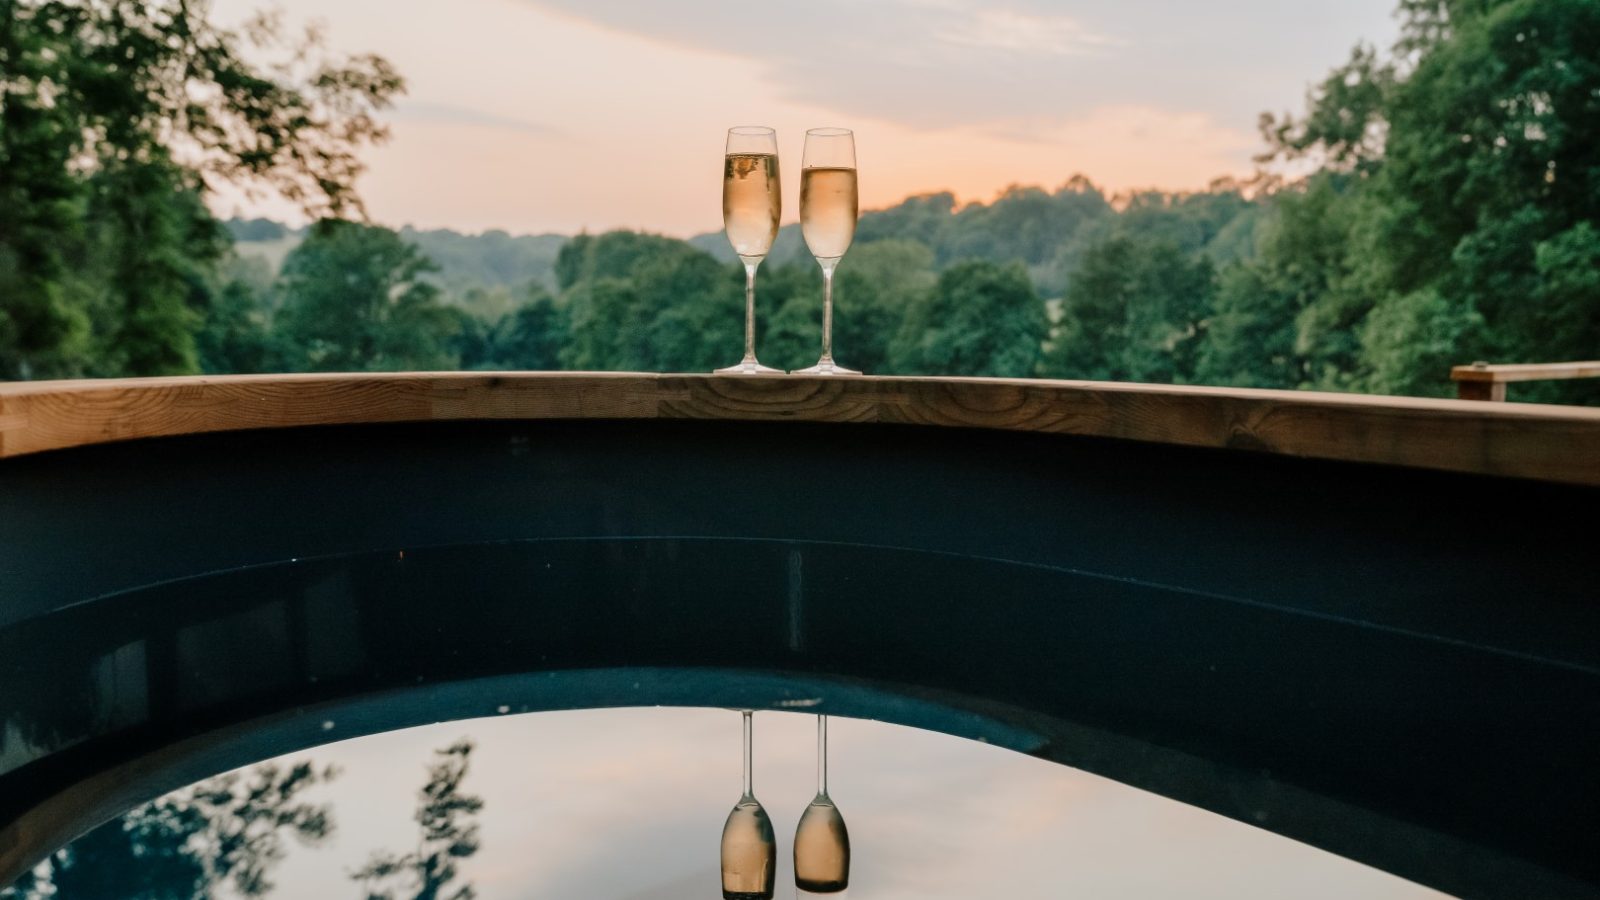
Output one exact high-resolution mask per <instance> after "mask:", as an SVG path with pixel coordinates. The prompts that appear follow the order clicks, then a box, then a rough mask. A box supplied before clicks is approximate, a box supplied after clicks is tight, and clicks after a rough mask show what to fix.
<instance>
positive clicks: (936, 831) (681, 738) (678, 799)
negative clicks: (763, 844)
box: [272, 708, 1444, 900]
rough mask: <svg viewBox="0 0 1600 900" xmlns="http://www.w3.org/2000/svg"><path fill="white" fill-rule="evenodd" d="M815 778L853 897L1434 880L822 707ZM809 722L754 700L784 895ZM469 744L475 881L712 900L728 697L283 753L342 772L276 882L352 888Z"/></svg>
mask: <svg viewBox="0 0 1600 900" xmlns="http://www.w3.org/2000/svg"><path fill="white" fill-rule="evenodd" d="M829 721H830V725H829V729H828V732H829V747H830V750H829V794H830V796H831V797H832V798H833V799H834V801H835V802H836V803H837V804H838V807H839V809H840V811H841V812H842V813H843V814H844V818H845V823H846V826H847V828H848V829H849V833H850V843H851V851H852V862H851V879H850V890H849V892H848V893H849V895H850V898H853V900H977V898H993V897H1004V898H1007V900H1056V898H1060V897H1086V898H1095V900H1180V898H1181V900H1281V898H1284V897H1294V898H1296V900H1348V898H1351V897H1360V898H1362V900H1440V898H1442V897H1443V896H1444V895H1442V894H1438V893H1436V892H1433V891H1430V890H1428V889H1425V888H1422V887H1420V886H1418V885H1415V884H1412V883H1410V882H1406V881H1402V880H1400V879H1398V878H1395V877H1393V876H1390V875H1387V874H1385V873H1382V872H1379V871H1377V870H1375V869H1371V868H1368V867H1366V866H1362V865H1359V864H1357V863H1353V862H1350V861H1348V860H1345V859H1342V858H1339V857H1336V856H1333V855H1331V854H1327V853H1324V852H1322V851H1320V850H1315V849H1313V848H1311V847H1308V846H1306V845H1304V844H1299V843H1296V842H1294V841H1291V840H1288V839H1286V838H1282V837H1278V836H1277V835H1274V834H1272V833H1270V832H1267V831H1262V830H1260V829H1257V828H1254V827H1252V826H1249V825H1245V824H1242V823H1239V822H1235V821H1233V820H1230V819H1225V818H1222V817H1220V816H1216V815H1214V814H1212V813H1208V812H1204V811H1202V810H1199V809H1196V808H1194V807H1189V806H1185V805H1183V804H1180V803H1177V802H1174V801H1171V800H1167V799H1165V798H1162V797H1158V796H1156V795H1154V794H1149V793H1145V792H1143V791H1139V790H1136V789H1134V788H1130V787H1126V786H1124V785H1121V784H1118V783H1116V782H1112V781H1107V780H1105V779H1102V778H1099V777H1096V776H1093V775H1089V774H1086V773H1084V772H1080V771H1077V770H1074V769H1070V768H1067V767H1064V766H1060V765H1056V764H1054V763H1049V762H1045V761H1042V760H1039V759H1035V758H1033V757H1030V756H1026V755H1023V754H1020V753H1016V752H1014V751H1011V750H1005V749H1001V748H999V747H995V746H990V745H987V744H980V743H978V742H976V741H971V740H966V739H962V738H955V737H950V736H947V735H941V734H935V733H932V732H926V731H919V730H916V729H912V728H905V727H901V726H895V725H886V724H883V723H878V722H869V721H862V720H854V719H830V720H829ZM814 722H815V719H814V718H812V717H811V716H808V715H801V714H797V713H774V712H761V713H757V714H756V719H755V761H756V764H755V770H754V771H755V779H754V782H755V793H756V796H757V798H758V799H760V800H761V802H762V804H763V805H764V806H765V807H766V809H767V812H768V814H769V815H770V816H771V818H772V822H773V825H774V828H775V830H776V832H777V837H778V861H779V871H778V882H777V883H778V885H779V890H778V896H779V897H781V898H787V897H792V896H793V884H794V882H793V874H792V871H793V870H792V864H791V860H790V858H789V854H790V853H791V852H792V851H791V846H792V845H791V840H792V837H793V834H794V826H795V823H796V822H797V821H798V820H799V817H800V813H801V811H802V810H803V809H804V807H805V805H806V804H807V803H809V802H810V800H811V797H812V795H813V793H814V791H815V785H816V781H815V778H816V769H815V759H816V757H815V747H816V739H815V733H816V732H815V725H814V724H813V723H814ZM460 737H470V738H472V739H473V740H474V741H475V742H476V743H477V749H476V750H475V751H474V753H473V756H472V768H471V770H470V771H469V773H468V775H467V778H466V780H465V782H464V789H465V790H466V791H467V792H469V793H477V794H479V795H481V796H483V797H484V798H485V800H486V804H485V807H484V809H483V812H482V813H481V814H480V817H479V823H480V825H481V829H482V849H481V850H480V851H479V852H478V854H477V855H476V856H474V857H472V858H471V859H469V860H467V861H466V862H465V863H464V864H463V867H462V871H463V874H464V875H466V876H469V877H470V878H471V880H472V882H473V883H474V885H475V886H476V887H477V889H478V897H479V898H480V900H714V898H715V897H717V896H719V891H718V889H717V884H718V843H719V839H720V836H721V832H722V822H723V819H724V818H725V817H726V816H727V814H728V811H729V809H731V808H732V806H733V804H734V802H735V801H736V800H738V798H739V791H740V743H739V741H740V721H739V716H738V715H737V714H735V713H734V712H732V711H729V710H707V709H662V708H649V709H623V710H585V711H577V712H556V713H532V714H523V715H508V716H503V717H499V718H494V719H477V720H469V721H463V722H449V723H444V724H440V725H431V726H427V727H424V728H415V729H409V730H404V731H398V732H392V733H389V734H385V735H377V736H373V737H366V738H357V739H354V740H349V741H344V742H341V743H337V744H331V745H328V746H325V747H321V748H318V749H316V750H312V751H308V752H307V753H304V754H295V755H292V756H290V757H286V759H299V758H305V757H310V758H312V759H314V760H317V761H319V762H334V763H336V764H337V765H338V766H339V767H340V768H341V769H342V770H343V771H342V774H340V775H339V777H338V778H337V779H336V780H335V781H334V782H333V783H331V784H329V785H326V786H322V787H318V788H314V789H312V790H313V791H315V792H316V793H315V794H314V795H313V794H311V793H308V794H307V795H306V799H308V800H310V799H316V800H318V801H321V802H330V803H332V804H333V806H334V815H335V819H336V831H335V834H334V836H333V838H332V839H331V842H330V843H329V844H328V845H326V846H324V847H321V848H317V849H314V850H305V849H300V848H298V847H296V848H294V849H291V850H290V852H289V856H288V858H287V859H286V860H285V861H284V863H283V864H282V865H281V866H280V867H279V868H278V869H276V870H274V872H273V875H272V878H273V880H274V881H275V882H276V883H277V885H278V888H277V890H276V891H275V892H274V894H273V895H272V896H277V897H330V898H331V897H341V896H345V897H354V896H355V895H356V893H355V891H354V890H353V888H354V885H353V884H352V883H351V882H350V881H349V879H348V874H347V873H348V872H350V871H351V870H353V869H356V868H358V867H359V866H360V865H361V864H362V863H363V862H364V861H365V860H366V858H367V856H368V855H369V854H370V853H371V852H372V851H374V850H378V849H383V848H389V849H396V850H405V849H408V848H410V847H412V846H414V845H415V841H416V825H415V823H414V822H413V821H412V819H411V814H412V812H413V810H414V804H415V802H416V801H415V798H416V792H417V788H418V787H420V786H421V784H422V782H423V781H424V779H425V776H424V769H423V767H424V764H425V763H426V761H427V760H428V758H429V757H430V756H431V754H432V751H433V750H434V749H436V748H442V747H445V746H448V745H449V744H451V743H453V742H454V741H455V740H456V739H457V738H460Z"/></svg>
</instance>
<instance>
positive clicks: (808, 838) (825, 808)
mask: <svg viewBox="0 0 1600 900" xmlns="http://www.w3.org/2000/svg"><path fill="white" fill-rule="evenodd" d="M794 886H795V891H796V893H797V894H798V895H799V896H802V897H806V896H811V895H814V894H829V895H832V896H834V897H838V896H842V895H843V893H844V890H845V888H847V887H849V886H850V832H849V831H846V830H845V827H844V816H841V815H839V808H838V807H837V806H834V805H833V800H832V798H830V797H829V796H828V717H827V716H817V796H816V798H815V799H814V800H812V801H811V805H810V806H807V807H806V811H805V812H804V813H802V814H801V815H800V825H799V826H798V827H797V828H795V831H794Z"/></svg>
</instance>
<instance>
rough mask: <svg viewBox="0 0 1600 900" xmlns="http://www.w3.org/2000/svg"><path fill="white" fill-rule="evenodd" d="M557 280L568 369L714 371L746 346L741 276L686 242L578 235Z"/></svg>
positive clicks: (559, 261)
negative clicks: (566, 325) (566, 329)
mask: <svg viewBox="0 0 1600 900" xmlns="http://www.w3.org/2000/svg"><path fill="white" fill-rule="evenodd" d="M556 277H557V280H558V281H559V282H560V284H561V285H562V288H563V290H564V294H563V298H564V300H565V302H566V306H567V310H568V313H569V317H570V318H569V321H570V327H571V335H572V337H571V342H570V343H569V344H568V345H567V347H566V348H565V349H564V350H563V351H562V353H561V362H562V364H563V365H564V366H565V367H566V368H569V369H623V370H631V371H677V372H684V371H690V372H694V371H709V370H710V369H713V368H715V367H717V366H720V365H726V364H727V361H726V359H725V358H724V357H726V355H727V354H728V353H729V352H734V353H737V351H738V348H739V346H740V342H741V340H742V333H743V322H742V315H743V313H742V309H743V293H742V289H743V282H744V276H743V273H742V272H741V271H740V270H738V269H737V268H736V267H733V266H728V265H724V264H721V263H718V262H717V261H716V260H715V259H713V258H711V257H710V256H709V255H707V254H705V253H703V252H701V251H699V250H696V249H695V248H693V247H691V246H689V245H688V244H686V243H685V242H683V241H678V240H673V239H672V238H666V237H661V236H658V235H650V234H638V233H635V232H630V231H613V232H608V233H606V234H602V235H599V236H598V237H592V236H589V235H579V236H578V237H575V238H573V239H572V240H571V241H569V242H567V244H566V245H565V246H563V247H562V248H561V253H560V254H559V255H558V256H557V258H556ZM730 348H731V349H730Z"/></svg>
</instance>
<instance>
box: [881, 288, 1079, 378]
mask: <svg viewBox="0 0 1600 900" xmlns="http://www.w3.org/2000/svg"><path fill="white" fill-rule="evenodd" d="M1048 327H1049V322H1048V320H1047V318H1046V316H1045V311H1044V303H1043V302H1042V301H1041V300H1040V299H1039V295H1038V294H1036V293H1034V290H1033V284H1032V283H1031V282H1030V281H1029V280H1028V273H1027V270H1026V269H1024V268H1023V267H1022V265H1021V264H1020V263H1011V264H1010V265H1005V266H1000V265H996V264H995V263H991V262H986V261H979V260H974V261H970V262H964V263H958V264H956V265H954V266H952V267H950V268H949V269H946V270H945V272H944V273H943V274H942V275H940V276H939V281H938V283H937V285H936V286H935V287H934V289H933V291H931V292H929V293H927V294H925V295H923V296H922V297H921V298H919V299H918V300H916V301H914V302H913V303H912V304H911V306H910V308H909V309H908V310H907V311H906V316H905V324H904V326H903V328H902V330H901V332H900V335H899V337H898V338H897V339H896V341H895V344H894V348H893V351H892V354H891V365H892V366H893V368H894V370H895V371H897V372H908V373H911V372H914V373H919V374H930V375H935V374H936V375H994V376H1000V377H1012V378H1021V377H1026V376H1029V375H1032V374H1033V371H1034V367H1035V366H1036V365H1037V364H1038V362H1039V347H1040V344H1041V343H1042V342H1043V340H1044V337H1045V332H1046V330H1047V329H1048Z"/></svg>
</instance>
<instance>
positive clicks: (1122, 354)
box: [1043, 236, 1214, 382]
mask: <svg viewBox="0 0 1600 900" xmlns="http://www.w3.org/2000/svg"><path fill="white" fill-rule="evenodd" d="M1213 285H1214V272H1213V269H1212V266H1211V263H1210V261H1209V260H1207V259H1206V258H1205V257H1204V256H1196V255H1192V254H1186V253H1184V252H1183V250H1181V249H1180V248H1179V247H1178V246H1177V245H1176V244H1174V243H1171V242H1170V241H1165V240H1148V239H1136V238H1130V237H1123V236H1117V237H1112V238H1110V239H1108V240H1106V241H1103V242H1102V243H1099V244H1097V245H1095V246H1093V247H1091V248H1090V249H1089V251H1088V252H1087V253H1086V254H1085V255H1084V258H1083V262H1082V265H1081V266H1080V268H1079V269H1078V271H1077V273H1076V274H1075V275H1074V277H1073V279H1072V284H1071V286H1070V287H1069V288H1068V289H1067V295H1066V297H1065V298H1064V300H1063V302H1062V310H1061V324H1060V327H1059V328H1058V329H1057V331H1056V334H1055V337H1054V341H1053V344H1052V346H1051V348H1050V351H1049V353H1048V355H1047V356H1046V357H1045V361H1044V365H1043V372H1044V374H1047V375H1050V376H1054V377H1059V378H1089V379H1099V380H1115V381H1157V382H1172V381H1191V380H1193V378H1194V372H1195V369H1196V366H1197V364H1198V357H1199V351H1200V345H1201V340H1202V338H1203V337H1204V330H1205V325H1206V316H1207V313H1208V312H1209V310H1210V306H1211V294H1212V291H1213Z"/></svg>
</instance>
